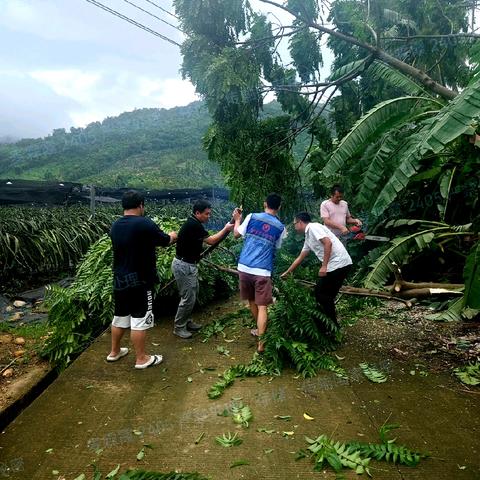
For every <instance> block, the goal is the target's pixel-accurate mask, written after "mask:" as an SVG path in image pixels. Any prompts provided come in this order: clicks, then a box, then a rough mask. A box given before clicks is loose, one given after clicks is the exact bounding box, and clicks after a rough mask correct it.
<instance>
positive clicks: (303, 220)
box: [281, 212, 352, 325]
mask: <svg viewBox="0 0 480 480" xmlns="http://www.w3.org/2000/svg"><path fill="white" fill-rule="evenodd" d="M293 224H294V226H295V230H296V231H297V232H299V233H304V234H305V243H304V244H303V248H302V251H301V252H300V255H299V256H298V257H297V258H296V259H295V260H294V261H293V263H292V264H291V265H290V267H288V269H287V270H286V271H285V272H283V273H282V275H281V277H282V278H285V277H286V276H287V275H288V274H289V273H290V272H293V270H295V269H296V268H297V267H298V266H299V265H300V263H302V261H303V259H304V258H305V257H306V256H307V255H308V254H309V253H310V252H311V251H313V252H314V253H315V255H316V256H317V258H318V259H319V260H320V261H321V262H322V266H321V267H320V270H319V272H318V276H319V278H318V281H317V284H316V286H315V298H316V299H317V302H318V304H319V305H321V306H322V307H323V310H324V312H325V314H326V315H328V316H329V317H330V318H331V319H332V320H333V321H334V322H335V323H337V325H338V322H337V315H336V312H335V297H336V296H337V293H338V291H339V290H340V287H341V286H342V283H343V281H344V280H345V278H346V277H347V275H348V272H349V271H350V269H351V267H352V259H351V258H350V255H349V254H348V252H347V250H346V249H345V247H344V246H343V245H342V242H340V240H339V239H338V238H337V237H336V236H335V235H334V234H333V233H332V232H331V231H330V230H329V229H328V228H326V227H325V226H324V225H321V224H320V223H312V219H311V217H310V214H309V213H307V212H301V213H298V214H297V215H296V216H295V220H294V222H293Z"/></svg>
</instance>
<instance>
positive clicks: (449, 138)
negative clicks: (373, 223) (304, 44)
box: [339, 75, 480, 216]
mask: <svg viewBox="0 0 480 480" xmlns="http://www.w3.org/2000/svg"><path fill="white" fill-rule="evenodd" d="M367 115H368V114H367ZM479 115H480V75H477V76H475V77H473V79H472V80H471V81H470V83H469V85H468V86H467V87H466V88H465V89H464V90H463V91H462V92H461V93H460V94H459V95H458V96H457V97H455V98H454V99H453V100H452V101H450V102H449V103H448V104H447V105H445V106H444V107H443V108H442V109H441V110H440V111H439V112H438V114H437V115H436V116H435V117H434V119H433V121H429V122H426V123H425V124H424V125H423V127H422V128H421V129H420V130H419V131H418V132H417V133H415V134H413V135H412V136H411V138H410V140H409V142H408V147H407V148H405V149H404V150H402V151H401V152H399V153H398V154H397V155H395V156H394V157H393V158H392V164H393V165H396V169H395V170H394V171H393V173H392V175H391V177H390V180H389V181H388V182H387V183H386V184H385V186H384V187H383V189H382V191H381V192H380V194H379V195H378V198H377V200H376V202H375V205H374V206H373V208H372V213H373V214H374V215H376V216H379V215H381V214H382V213H383V212H384V211H385V210H386V209H387V208H388V206H389V205H390V204H391V203H392V201H393V200H395V198H397V195H398V193H399V192H401V191H403V190H404V189H405V188H406V186H407V185H408V184H409V181H410V179H411V178H412V177H413V176H414V175H416V172H417V170H418V169H419V168H420V165H421V161H422V159H423V157H424V156H425V155H426V154H427V153H430V152H431V153H440V152H442V151H443V150H444V149H445V148H446V147H447V146H448V145H449V144H450V143H451V142H453V141H454V140H456V139H457V138H458V137H460V136H461V135H463V134H465V133H467V132H469V131H470V130H471V127H472V124H474V122H475V118H476V117H478V116H479ZM430 120H432V119H430ZM360 147H361V145H360V146H357V148H360ZM339 148H340V147H339Z"/></svg>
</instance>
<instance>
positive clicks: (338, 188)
mask: <svg viewBox="0 0 480 480" xmlns="http://www.w3.org/2000/svg"><path fill="white" fill-rule="evenodd" d="M336 192H338V193H343V187H342V186H341V185H334V186H333V187H332V188H331V190H330V194H331V195H335V193H336Z"/></svg>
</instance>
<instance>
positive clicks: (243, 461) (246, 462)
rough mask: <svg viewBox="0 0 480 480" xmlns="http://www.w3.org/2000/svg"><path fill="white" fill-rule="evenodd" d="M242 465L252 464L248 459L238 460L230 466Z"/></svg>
mask: <svg viewBox="0 0 480 480" xmlns="http://www.w3.org/2000/svg"><path fill="white" fill-rule="evenodd" d="M242 465H250V462H249V461H248V460H237V461H236V462H233V463H232V464H231V465H230V468H235V467H241V466H242Z"/></svg>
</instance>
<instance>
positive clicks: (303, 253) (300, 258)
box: [280, 250, 310, 278]
mask: <svg viewBox="0 0 480 480" xmlns="http://www.w3.org/2000/svg"><path fill="white" fill-rule="evenodd" d="M309 253H310V250H302V251H301V252H300V255H299V256H298V257H297V258H296V259H295V260H294V261H293V262H292V264H291V265H290V266H289V267H288V268H287V270H285V271H284V272H283V273H282V274H281V275H280V278H285V277H286V276H287V275H288V274H289V273H291V272H293V271H294V270H295V269H296V268H297V267H298V266H299V265H300V264H301V263H302V262H303V260H304V258H305V257H307V256H308V254H309Z"/></svg>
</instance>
